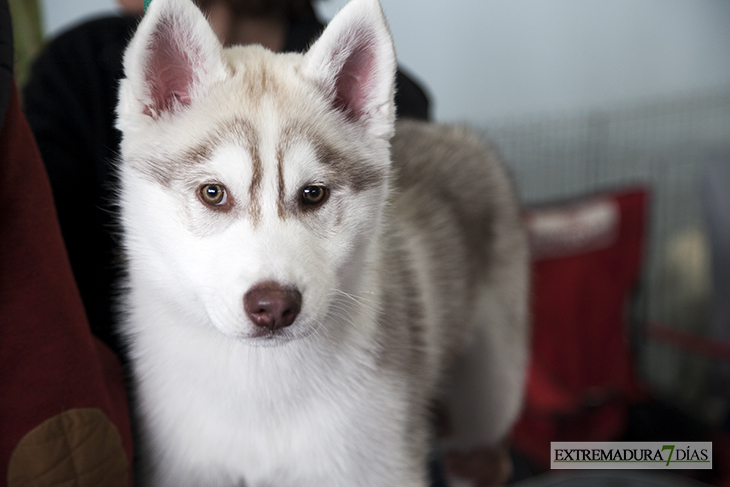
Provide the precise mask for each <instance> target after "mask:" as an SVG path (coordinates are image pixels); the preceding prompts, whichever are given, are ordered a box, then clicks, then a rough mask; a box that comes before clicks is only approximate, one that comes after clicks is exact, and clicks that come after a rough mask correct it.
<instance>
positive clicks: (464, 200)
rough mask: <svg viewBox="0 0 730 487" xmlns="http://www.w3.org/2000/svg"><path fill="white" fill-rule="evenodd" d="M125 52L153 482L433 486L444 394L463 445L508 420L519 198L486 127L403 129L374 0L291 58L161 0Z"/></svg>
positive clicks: (141, 364) (135, 290) (136, 348)
mask: <svg viewBox="0 0 730 487" xmlns="http://www.w3.org/2000/svg"><path fill="white" fill-rule="evenodd" d="M124 66H125V75H126V79H124V80H123V81H122V83H121V87H120V103H119V107H118V127H119V128H120V130H121V131H122V133H123V141H122V154H121V155H122V157H121V159H122V161H121V164H120V167H119V173H120V180H121V188H120V208H121V225H122V228H123V244H124V248H125V252H126V260H127V275H128V277H127V282H126V286H125V289H126V291H125V293H124V296H123V300H122V303H121V309H122V311H123V318H122V323H121V326H120V330H121V333H123V334H124V336H125V337H126V339H127V342H128V345H129V350H130V356H131V360H132V365H133V372H134V382H135V391H134V394H135V401H136V406H137V415H138V421H139V425H140V430H141V441H142V444H143V450H142V452H141V455H140V456H141V458H142V464H143V472H142V475H143V478H142V481H143V482H145V485H153V486H166V485H169V486H193V485H195V486H234V485H235V486H241V485H245V486H247V487H266V486H276V487H286V486H292V487H293V486H297V487H302V486H318V487H319V486H332V487H335V486H403V487H407V486H413V487H415V486H418V487H423V486H426V485H428V478H427V472H426V459H427V456H428V454H429V449H430V446H431V433H432V432H431V428H430V417H429V413H428V411H429V405H430V404H431V402H432V401H433V400H434V399H437V398H441V399H442V400H443V401H444V402H446V403H447V404H448V405H449V408H450V411H451V413H452V414H451V416H452V423H453V428H454V432H455V435H456V437H457V438H458V439H459V440H460V442H461V443H460V444H461V445H463V446H473V445H477V444H483V443H486V444H489V443H494V442H496V441H498V440H500V439H501V438H502V437H503V436H504V435H505V434H507V432H508V431H509V428H510V426H511V424H512V422H513V421H514V419H515V417H516V415H517V413H518V411H519V405H520V401H521V397H522V387H523V379H524V369H525V361H526V342H527V328H526V296H527V250H526V242H525V237H524V233H523V230H522V227H521V225H520V222H519V210H518V205H517V202H516V199H515V196H514V193H513V191H512V188H511V186H510V183H509V181H508V178H507V177H506V174H505V172H504V170H503V168H502V167H501V166H500V164H499V162H498V161H497V159H496V157H495V155H494V153H493V152H491V151H490V149H489V148H487V147H485V146H484V145H483V144H482V143H481V142H480V141H479V140H478V139H477V138H476V137H474V136H473V135H471V134H469V133H468V132H466V131H464V130H460V129H454V128H446V127H440V126H436V125H428V124H424V123H419V122H407V121H403V122H398V123H397V124H396V123H395V115H394V105H393V93H394V84H393V80H394V73H395V55H394V52H393V46H392V41H391V37H390V34H389V32H388V28H387V25H386V23H385V20H384V17H383V14H382V11H381V8H380V5H379V3H378V1H377V0H353V1H352V2H351V3H350V4H348V5H347V6H346V7H345V8H344V9H343V10H342V11H341V12H340V13H339V14H338V15H337V16H336V17H335V18H334V19H333V21H332V22H331V24H330V25H329V26H328V28H327V29H326V30H325V32H324V33H323V35H322V37H321V38H320V39H319V40H318V41H317V42H316V43H315V44H314V45H313V46H312V47H311V49H310V50H309V51H308V52H307V53H305V54H274V53H272V52H269V51H267V50H265V49H263V48H261V47H257V46H249V47H233V48H229V49H223V48H222V47H221V45H220V43H219V42H218V40H217V39H216V37H215V35H214V34H213V32H212V30H211V28H210V27H209V25H208V24H207V22H206V20H205V18H204V16H203V15H202V14H201V12H200V11H198V10H197V8H196V7H195V6H194V5H193V4H192V3H191V2H190V0H155V1H154V2H152V4H151V7H150V9H149V11H148V13H147V14H146V16H145V18H144V19H143V21H142V23H141V24H140V26H139V29H138V32H137V34H136V35H135V37H134V38H133V40H132V42H131V44H130V46H129V48H128V50H127V52H126V55H125V60H124ZM394 134H395V135H394ZM272 303H273V304H272Z"/></svg>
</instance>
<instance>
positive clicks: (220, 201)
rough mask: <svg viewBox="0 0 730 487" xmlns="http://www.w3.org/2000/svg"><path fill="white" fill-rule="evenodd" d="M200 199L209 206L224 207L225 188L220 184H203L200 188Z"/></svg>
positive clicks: (225, 200)
mask: <svg viewBox="0 0 730 487" xmlns="http://www.w3.org/2000/svg"><path fill="white" fill-rule="evenodd" d="M200 198H201V199H202V200H203V202H204V203H207V204H209V205H211V206H221V205H225V204H226V202H227V201H228V195H227V194H226V188H225V187H223V185H222V184H204V185H203V186H201V187H200Z"/></svg>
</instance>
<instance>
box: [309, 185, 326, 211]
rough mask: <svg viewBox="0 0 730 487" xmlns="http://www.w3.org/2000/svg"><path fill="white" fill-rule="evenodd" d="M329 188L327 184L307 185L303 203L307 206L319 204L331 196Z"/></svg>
mask: <svg viewBox="0 0 730 487" xmlns="http://www.w3.org/2000/svg"><path fill="white" fill-rule="evenodd" d="M329 194H330V192H329V189H328V188H327V187H326V186H307V187H306V188H304V189H303V190H302V204H304V205H305V206H319V205H322V204H324V202H325V201H327V198H329Z"/></svg>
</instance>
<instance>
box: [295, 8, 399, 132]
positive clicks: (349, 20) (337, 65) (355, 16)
mask: <svg viewBox="0 0 730 487" xmlns="http://www.w3.org/2000/svg"><path fill="white" fill-rule="evenodd" d="M395 71H396V62H395V51H394V49H393V40H392V37H391V35H390V31H389V29H388V25H387V23H386V21H385V16H384V15H383V11H382V9H381V7H380V3H379V1H378V0H352V1H351V2H350V3H348V4H347V5H346V6H345V7H344V8H343V9H342V10H341V11H340V12H339V13H338V14H337V15H335V17H334V18H333V19H332V21H331V22H330V24H329V25H328V26H327V28H326V29H325V31H324V32H323V33H322V36H321V37H320V38H319V39H318V40H317V41H316V42H315V43H314V45H313V46H312V47H311V48H310V50H309V52H308V53H307V54H306V58H305V61H304V74H305V76H307V77H309V78H311V79H314V80H315V81H316V82H317V83H319V84H320V85H321V86H322V87H323V88H324V90H325V92H326V93H327V95H328V96H329V97H330V100H331V103H332V107H333V108H334V109H336V110H339V111H340V112H342V113H343V114H344V115H345V116H346V117H347V118H348V119H349V120H351V121H355V122H362V123H364V124H365V125H366V126H367V127H368V129H369V130H370V132H371V133H373V134H374V135H376V136H380V137H385V138H390V137H391V136H392V134H393V130H394V121H395V104H394V95H395Z"/></svg>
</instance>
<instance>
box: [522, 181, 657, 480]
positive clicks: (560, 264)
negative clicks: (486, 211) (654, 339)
mask: <svg viewBox="0 0 730 487" xmlns="http://www.w3.org/2000/svg"><path fill="white" fill-rule="evenodd" d="M647 201H648V195H647V192H646V191H645V190H644V189H640V188H639V189H632V190H626V191H622V192H617V193H613V194H605V195H598V196H594V197H590V198H587V199H584V200H581V201H574V202H571V203H567V204H563V205H559V206H552V207H543V208H536V209H534V210H532V211H530V212H529V213H528V215H527V222H528V228H529V230H530V237H531V244H532V249H533V282H532V285H533V294H532V300H533V301H532V313H533V336H532V361H531V364H530V368H529V375H528V382H527V392H526V402H525V407H524V412H523V414H522V417H521V419H520V420H519V422H518V423H517V425H516V426H515V429H514V434H513V435H514V436H513V441H514V445H515V448H516V449H517V450H518V451H519V452H521V453H523V454H524V455H526V456H527V457H528V458H530V459H531V460H532V461H533V462H535V464H536V465H539V466H542V467H545V466H547V465H548V464H549V459H550V442H551V441H601V440H611V439H616V438H617V437H618V436H619V435H620V434H621V433H622V432H623V429H624V427H625V421H626V411H627V406H628V404H629V403H631V402H632V401H635V400H637V399H639V397H640V396H641V391H640V388H639V387H638V386H637V383H636V381H635V378H634V368H633V363H632V357H631V353H630V346H629V342H628V338H627V332H628V330H627V316H626V314H627V307H628V302H629V298H630V295H631V292H632V291H633V290H634V288H635V287H636V285H637V282H638V279H639V275H640V270H641V263H642V254H643V247H644V232H645V221H646V213H647Z"/></svg>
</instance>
